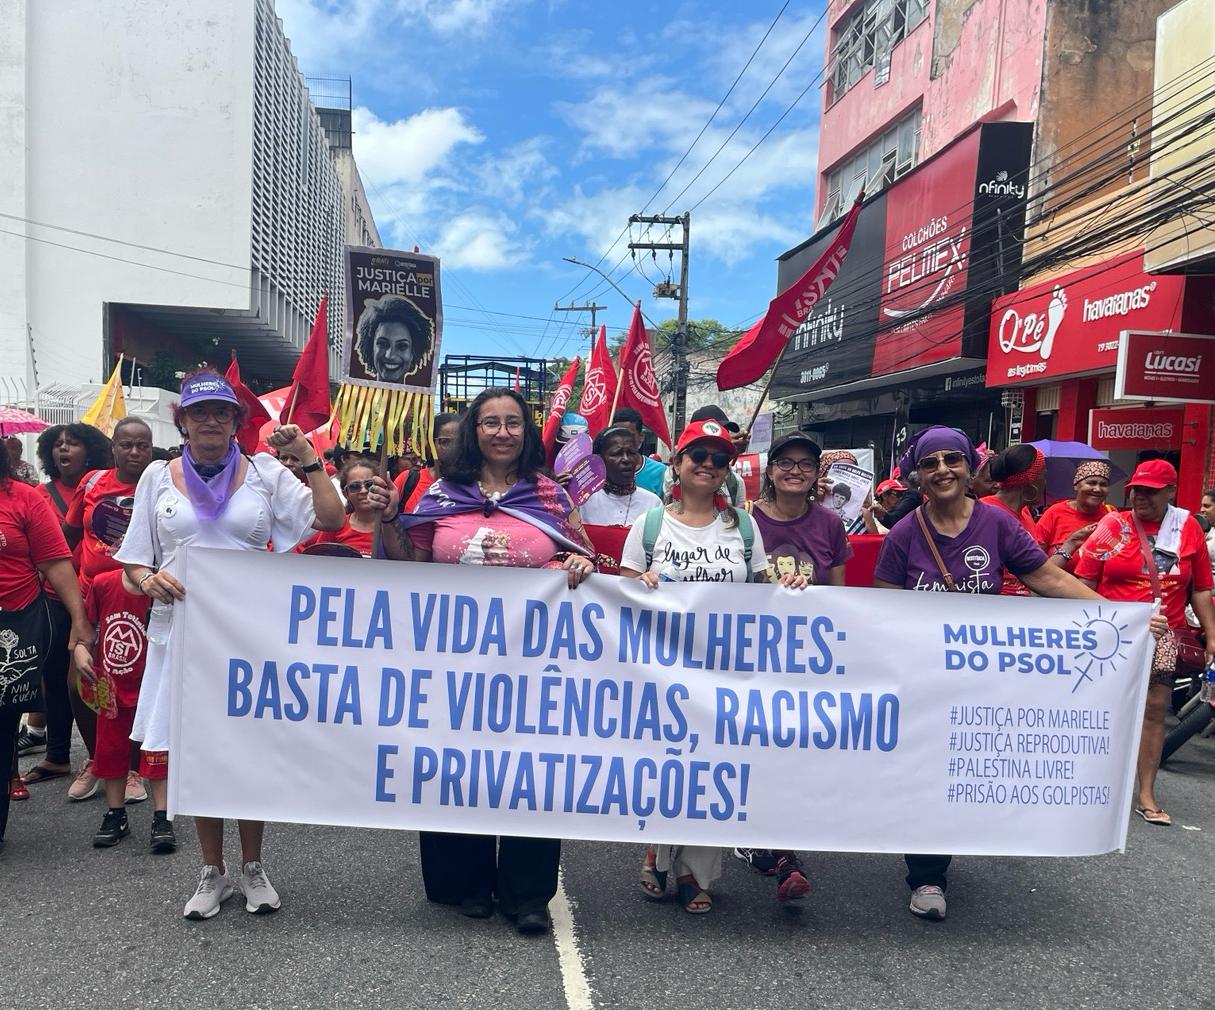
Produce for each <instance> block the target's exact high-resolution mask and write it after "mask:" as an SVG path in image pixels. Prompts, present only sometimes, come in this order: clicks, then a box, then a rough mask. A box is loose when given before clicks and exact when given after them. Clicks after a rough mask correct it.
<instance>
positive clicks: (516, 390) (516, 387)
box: [515, 365, 519, 393]
mask: <svg viewBox="0 0 1215 1010" xmlns="http://www.w3.org/2000/svg"><path fill="white" fill-rule="evenodd" d="M515 392H516V393H517V392H519V366H518V365H516V366H515Z"/></svg>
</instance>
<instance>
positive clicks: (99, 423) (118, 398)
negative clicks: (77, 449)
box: [80, 354, 127, 436]
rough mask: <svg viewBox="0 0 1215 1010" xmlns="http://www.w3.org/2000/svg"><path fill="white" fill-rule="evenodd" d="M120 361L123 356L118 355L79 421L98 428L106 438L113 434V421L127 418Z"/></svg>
mask: <svg viewBox="0 0 1215 1010" xmlns="http://www.w3.org/2000/svg"><path fill="white" fill-rule="evenodd" d="M122 359H123V355H121V354H120V355H118V364H116V365H115V366H114V371H113V373H111V375H110V378H109V379H108V381H107V382H106V384H105V385H104V386H102V387H101V392H100V393H99V394H98V395H97V399H96V400H94V401H93V405H92V406H91V407H90V408H89V409H88V412H87V413H86V414H85V415H84V417H82V418H81V419H80V420H81V421H83V422H84V423H85V424H91V425H92V426H93V427H94V428H100V429H101V431H102V432H104V433H105V434H106V436H110V435H113V434H114V422H115V421H120V420H122V418H124V417H126V416H127V401H126V399H125V397H124V396H123V395H122Z"/></svg>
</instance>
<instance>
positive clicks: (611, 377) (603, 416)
mask: <svg viewBox="0 0 1215 1010" xmlns="http://www.w3.org/2000/svg"><path fill="white" fill-rule="evenodd" d="M615 399H616V368H615V366H614V365H613V364H612V354H611V352H610V351H609V350H608V345H607V327H606V326H600V327H599V338H598V339H597V340H596V341H595V346H594V347H593V348H592V349H591V358H590V360H589V361H588V362H587V364H586V379H585V380H584V381H583V383H582V403H581V405H580V406H579V407H578V413H579V414H581V415H582V416H583V417H585V418H586V422H587V424H588V425H589V426H590V428H589V430H590V435H591V438H594V437H595V436H596V435H598V434H599V432H601V431H603V429H604V428H606V427H607V426H608V425H609V424H610V423H611V421H612V401H613V400H615Z"/></svg>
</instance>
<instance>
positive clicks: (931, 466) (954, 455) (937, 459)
mask: <svg viewBox="0 0 1215 1010" xmlns="http://www.w3.org/2000/svg"><path fill="white" fill-rule="evenodd" d="M965 462H966V453H964V452H943V453H941V454H940V455H939V456H925V457H924V458H923V459H922V460H920V461H919V462H918V463H917V464H916V466H918V467H919V468H920V473H932V472H933V471H934V470H935V469H936V468H937V467H938V466H940V465H941V464H942V463H944V464H945V465H946V466H947V467H949V469H951V470H954V469H957V468H958V467H960V466H962V465H963V464H964V463H965Z"/></svg>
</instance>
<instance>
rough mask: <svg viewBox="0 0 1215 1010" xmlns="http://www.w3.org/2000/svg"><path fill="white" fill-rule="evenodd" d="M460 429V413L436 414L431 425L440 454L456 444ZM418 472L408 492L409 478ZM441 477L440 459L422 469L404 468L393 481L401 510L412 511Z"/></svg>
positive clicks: (436, 449) (436, 447)
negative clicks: (399, 498)
mask: <svg viewBox="0 0 1215 1010" xmlns="http://www.w3.org/2000/svg"><path fill="white" fill-rule="evenodd" d="M459 430H460V415H459V414H450V413H443V414H435V419H434V424H433V426H432V427H431V431H432V432H433V437H434V442H435V451H436V453H437V454H438V455H439V456H442V455H443V453H445V452H447V450H448V449H450V448H451V447H452V446H453V445H455V444H456V435H457V433H458V432H459ZM413 473H417V475H418V479H417V481H416V482H414V484H413V488H412V490H409V491H408V493H406V491H407V488H408V485H409V478H410V476H411V474H413ZM438 478H439V463H438V459H437V458H436V459H432V460H431V461H430V464H429V465H428V466H427V467H425V468H424V469H423V470H420V471H413V470H402V471H401V472H400V473H399V474H397V476H396V478H395V479H394V480H393V483H394V484H395V485H396V488H397V494H399V495H400V496H401V511H402V512H412V511H413V510H414V508H415V506H416V505H417V504H418V502H419V501H421V500H422V495H424V494H425V493H426V492H427V491H429V490H430V485H431V484H433V483H434V482H435V481H436V480H438Z"/></svg>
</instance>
